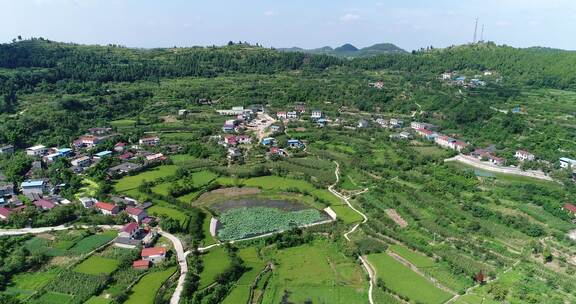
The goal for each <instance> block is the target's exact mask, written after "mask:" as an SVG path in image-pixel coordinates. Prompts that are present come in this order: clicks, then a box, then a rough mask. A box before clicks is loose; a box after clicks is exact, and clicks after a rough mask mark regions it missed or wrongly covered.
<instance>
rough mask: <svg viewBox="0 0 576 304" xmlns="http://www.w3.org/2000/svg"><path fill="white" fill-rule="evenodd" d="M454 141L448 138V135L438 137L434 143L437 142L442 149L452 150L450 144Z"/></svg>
mask: <svg viewBox="0 0 576 304" xmlns="http://www.w3.org/2000/svg"><path fill="white" fill-rule="evenodd" d="M452 141H454V139H452V138H450V137H448V136H446V135H439V136H438V137H436V139H435V140H434V142H436V144H438V145H439V146H441V147H444V148H451V147H450V143H451V142H452Z"/></svg>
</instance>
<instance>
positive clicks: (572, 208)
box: [563, 203, 576, 216]
mask: <svg viewBox="0 0 576 304" xmlns="http://www.w3.org/2000/svg"><path fill="white" fill-rule="evenodd" d="M563 209H564V210H566V211H568V212H570V213H572V215H575V216H576V206H574V205H573V204H570V203H566V204H564V207H563Z"/></svg>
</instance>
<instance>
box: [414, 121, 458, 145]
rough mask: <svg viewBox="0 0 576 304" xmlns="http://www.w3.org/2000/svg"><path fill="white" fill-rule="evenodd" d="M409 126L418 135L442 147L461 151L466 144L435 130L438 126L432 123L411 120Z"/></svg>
mask: <svg viewBox="0 0 576 304" xmlns="http://www.w3.org/2000/svg"><path fill="white" fill-rule="evenodd" d="M410 127H411V128H412V129H414V131H415V132H416V134H418V135H420V136H421V137H423V138H425V139H427V140H431V141H434V142H435V143H436V144H437V145H439V146H440V147H443V148H447V149H452V150H455V151H457V152H462V150H464V148H466V147H467V146H468V144H467V143H465V142H463V141H461V140H458V139H455V138H452V137H450V136H447V135H444V134H442V133H439V132H437V131H436V130H437V129H438V127H436V126H435V125H432V124H428V123H423V122H412V123H411V124H410Z"/></svg>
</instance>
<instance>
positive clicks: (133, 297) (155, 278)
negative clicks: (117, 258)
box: [124, 267, 176, 304]
mask: <svg viewBox="0 0 576 304" xmlns="http://www.w3.org/2000/svg"><path fill="white" fill-rule="evenodd" d="M175 271H176V268H174V267H172V268H168V269H166V270H162V271H156V272H152V273H150V274H147V275H145V276H144V277H142V278H141V279H140V281H138V283H137V284H136V285H134V287H132V289H131V290H130V296H129V297H128V300H126V302H124V303H128V304H136V303H138V304H140V303H142V304H148V303H150V304H152V303H154V298H155V296H156V293H157V292H158V289H160V286H162V284H163V283H164V281H166V280H167V279H168V278H169V277H170V276H171V275H172V274H173V273H174V272H175Z"/></svg>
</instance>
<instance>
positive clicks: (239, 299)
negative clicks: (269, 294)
mask: <svg viewBox="0 0 576 304" xmlns="http://www.w3.org/2000/svg"><path fill="white" fill-rule="evenodd" d="M238 255H239V256H240V258H242V260H243V261H244V265H245V266H246V267H247V268H248V269H249V270H248V271H246V272H245V273H244V274H242V276H241V277H240V279H238V281H237V282H236V284H235V286H234V288H233V289H232V291H231V292H230V294H228V296H227V297H226V298H225V299H224V301H223V302H222V303H224V304H236V303H247V302H248V300H249V297H250V286H251V285H252V283H253V282H254V281H255V280H256V277H257V276H258V273H260V271H262V270H263V269H264V267H265V266H266V263H264V261H262V260H261V259H260V258H259V257H258V252H257V250H256V248H255V247H248V248H242V249H240V251H239V252H238Z"/></svg>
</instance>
